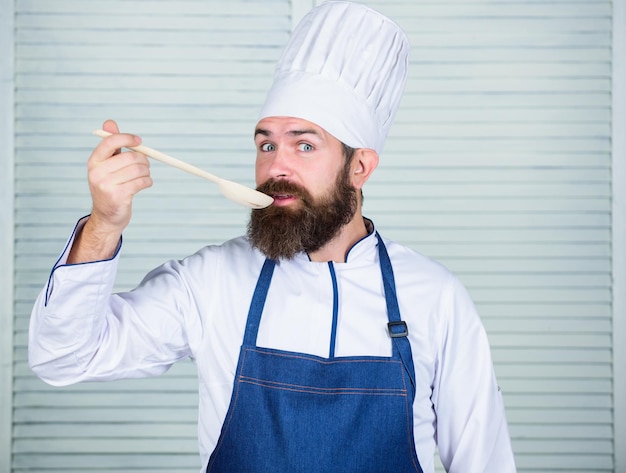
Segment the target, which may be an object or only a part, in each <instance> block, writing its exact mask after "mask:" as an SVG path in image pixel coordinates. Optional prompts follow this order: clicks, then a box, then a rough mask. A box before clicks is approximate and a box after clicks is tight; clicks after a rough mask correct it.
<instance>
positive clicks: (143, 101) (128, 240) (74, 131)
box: [13, 0, 291, 473]
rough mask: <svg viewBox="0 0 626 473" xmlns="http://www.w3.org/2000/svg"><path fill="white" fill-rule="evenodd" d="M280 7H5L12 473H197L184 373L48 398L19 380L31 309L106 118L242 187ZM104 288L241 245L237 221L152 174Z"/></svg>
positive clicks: (178, 183)
mask: <svg viewBox="0 0 626 473" xmlns="http://www.w3.org/2000/svg"><path fill="white" fill-rule="evenodd" d="M290 14H291V8H290V5H289V2H288V1H287V0H282V1H281V0H276V1H272V0H270V1H263V2H255V1H229V2H219V1H206V2H205V1H176V2H173V1H158V0H157V1H142V0H137V1H121V0H117V1H116V0H113V1H109V2H106V4H104V3H102V2H81V1H78V0H60V1H55V2H45V1H41V0H33V1H26V0H18V1H17V2H16V33H15V34H16V55H17V56H16V81H17V89H16V122H15V132H16V135H15V144H16V184H15V187H16V199H15V202H16V203H15V205H16V212H15V219H16V256H15V260H16V268H17V270H16V274H15V286H16V303H15V305H16V307H15V313H16V316H15V317H16V319H15V326H16V335H15V347H16V348H15V353H16V370H15V379H14V384H15V386H14V389H15V398H14V417H15V418H14V424H15V425H14V443H13V453H14V456H13V471H14V472H16V473H18V472H26V471H28V472H46V473H56V472H59V473H60V472H64V473H67V472H69V471H90V472H91V471H93V472H97V471H103V472H104V471H132V472H137V473H139V472H148V471H151V472H152V471H165V472H168V473H179V472H180V473H182V472H185V473H189V472H196V471H198V470H199V469H200V461H199V456H198V447H197V428H196V422H197V390H198V386H197V379H196V373H195V367H194V366H193V365H192V363H190V362H189V363H182V364H179V365H177V366H175V367H173V368H172V369H171V370H170V372H168V374H166V375H165V376H163V377H159V378H153V379H143V380H131V381H123V382H122V381H120V382H113V383H97V384H95V383H94V384H82V385H75V386H70V387H66V388H52V387H48V386H47V385H45V384H44V383H43V382H41V381H39V380H38V379H36V378H35V377H34V376H33V375H32V374H31V373H30V370H29V369H28V366H27V352H26V344H27V329H28V317H29V315H30V310H31V306H32V301H33V299H34V297H35V295H36V294H37V292H38V291H39V290H40V288H41V287H42V286H43V284H44V283H45V281H46V280H47V277H48V274H49V271H50V268H51V265H52V264H53V263H54V261H55V260H56V257H57V255H58V252H59V251H60V250H61V249H62V247H63V243H64V241H65V239H66V238H67V237H68V236H69V233H70V231H71V229H72V227H73V225H74V224H75V221H76V220H77V219H78V218H79V217H81V216H82V215H85V214H87V213H88V212H89V210H90V205H91V200H90V196H89V190H88V187H87V181H86V160H87V158H88V156H89V153H90V152H91V149H92V148H93V147H94V146H95V145H96V144H97V143H98V140H99V138H96V137H95V136H93V135H91V131H92V130H93V129H94V128H99V127H100V126H101V124H102V122H103V121H104V120H105V119H107V118H114V119H116V120H118V122H119V124H120V127H121V129H122V130H125V131H130V132H134V133H137V134H140V135H141V136H142V137H143V140H144V144H146V145H147V146H150V147H153V148H156V149H160V150H162V151H164V152H166V153H168V154H171V155H173V156H176V157H179V158H180V159H183V160H185V161H188V162H190V163H192V164H195V165H196V166H198V167H201V168H203V169H206V170H208V171H210V172H213V173H215V174H217V175H219V176H223V177H225V178H228V179H232V180H236V181H239V182H242V183H244V184H247V185H251V186H252V185H254V158H255V151H254V144H253V136H252V135H253V130H254V124H255V123H256V114H257V113H258V110H259V107H260V104H261V103H262V101H263V99H264V97H265V93H266V91H267V89H268V88H269V85H270V84H271V79H272V74H273V70H274V65H275V62H276V59H277V57H278V55H279V53H280V51H281V49H282V46H283V45H284V44H285V42H286V40H287V38H288V34H289V30H290V28H291V18H290ZM152 172H153V178H154V186H153V187H152V188H151V189H149V190H147V191H145V192H144V193H142V194H141V195H139V196H138V197H137V198H136V202H135V208H134V217H133V221H132V223H131V225H130V227H129V228H128V230H127V232H125V235H124V238H125V243H124V249H123V252H124V256H123V258H122V261H121V263H120V272H119V277H118V281H117V286H116V289H130V288H132V287H134V285H136V284H137V283H138V282H139V281H140V279H141V277H142V276H143V275H144V274H145V273H146V272H147V271H148V270H150V269H151V268H152V267H154V266H156V265H157V264H159V263H161V262H163V261H164V260H166V259H170V258H181V257H184V256H186V255H187V254H190V253H192V252H195V251H196V250H197V249H198V248H200V247H201V246H203V245H205V244H207V243H217V242H221V241H224V240H225V239H228V238H231V237H233V236H236V235H239V234H241V233H242V232H243V230H244V229H245V222H246V220H247V214H248V212H247V210H246V209H244V208H240V207H239V206H237V205H236V204H234V203H231V202H230V201H228V200H225V199H224V198H223V197H222V195H221V194H220V193H219V191H218V188H217V186H215V185H214V184H212V183H210V182H209V181H204V180H202V179H199V178H197V177H195V176H191V175H188V174H185V173H183V172H182V171H179V170H176V169H174V168H169V167H167V166H165V165H163V164H161V163H156V162H155V163H153V165H152Z"/></svg>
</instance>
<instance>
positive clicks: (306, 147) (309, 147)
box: [298, 143, 314, 153]
mask: <svg viewBox="0 0 626 473" xmlns="http://www.w3.org/2000/svg"><path fill="white" fill-rule="evenodd" d="M313 149H314V148H313V145H310V144H309V143H300V144H298V150H299V151H304V152H306V153H308V152H309V151H313Z"/></svg>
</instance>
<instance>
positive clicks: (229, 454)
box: [206, 234, 422, 473]
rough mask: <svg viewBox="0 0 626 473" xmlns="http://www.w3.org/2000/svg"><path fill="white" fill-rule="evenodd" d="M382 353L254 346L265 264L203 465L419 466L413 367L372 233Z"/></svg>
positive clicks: (295, 470) (266, 281)
mask: <svg viewBox="0 0 626 473" xmlns="http://www.w3.org/2000/svg"><path fill="white" fill-rule="evenodd" d="M376 237H377V238H378V251H379V258H380V267H381V273H382V277H383V284H384V290H385V299H386V303H387V315H388V319H389V323H388V324H387V330H388V333H389V336H390V339H391V341H390V343H392V356H391V357H375V356H350V357H339V358H334V357H332V358H322V357H319V356H314V355H308V354H304V353H294V352H287V351H282V350H276V349H270V348H261V347H257V346H256V338H257V332H258V329H259V323H260V321H261V313H262V311H263V306H264V304H265V299H266V296H267V291H268V288H269V285H270V282H271V279H272V273H273V271H274V262H273V261H272V260H269V259H268V260H266V261H265V263H264V265H263V268H262V269H261V274H260V276H259V279H258V282H257V286H256V289H255V292H254V295H253V297H252V302H251V304H250V310H249V313H248V320H247V324H246V330H245V335H244V341H243V345H242V347H241V352H240V355H239V362H238V365H237V373H236V376H235V381H234V389H233V394H232V398H231V401H230V406H229V408H228V413H227V414H226V419H225V421H224V425H223V426H222V432H221V435H220V438H219V440H218V443H217V446H216V447H215V450H214V451H213V453H212V455H211V457H210V459H209V464H208V466H207V470H206V471H207V472H219V473H224V472H229V473H230V472H245V473H257V472H258V473H305V472H306V473H313V472H315V473H318V472H324V473H333V472H337V473H339V472H340V473H357V472H358V473H387V472H388V473H404V472H419V473H422V469H421V466H420V464H419V460H418V458H417V453H416V452H415V443H414V439H413V399H414V397H415V374H414V368H413V360H412V356H411V346H410V344H409V341H408V338H407V335H408V331H407V329H406V324H405V323H404V322H403V321H401V319H400V311H399V308H398V301H397V297H396V291H395V283H394V277H393V269H392V267H391V261H390V260H389V256H388V254H387V250H386V248H385V246H384V244H383V241H382V239H381V238H380V236H379V235H378V234H376Z"/></svg>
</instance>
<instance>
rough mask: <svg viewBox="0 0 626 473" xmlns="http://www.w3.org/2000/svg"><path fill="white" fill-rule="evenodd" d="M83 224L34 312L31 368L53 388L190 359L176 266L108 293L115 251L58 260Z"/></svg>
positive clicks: (151, 371)
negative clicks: (89, 259)
mask: <svg viewBox="0 0 626 473" xmlns="http://www.w3.org/2000/svg"><path fill="white" fill-rule="evenodd" d="M85 220H86V219H83V220H81V221H79V224H78V225H77V227H76V229H75V231H74V233H73V234H72V237H70V240H69V241H68V244H67V246H66V248H65V250H64V252H63V254H62V255H61V257H60V258H59V260H58V261H57V263H56V264H55V266H54V268H53V270H52V273H51V275H50V278H49V280H48V285H47V287H45V288H44V289H43V290H42V291H41V293H40V294H39V297H38V298H37V300H36V302H35V305H34V307H33V310H32V314H31V319H30V327H29V344H28V351H29V364H30V367H31V369H32V370H33V371H34V372H35V374H37V375H38V376H39V377H40V378H41V379H43V380H44V381H46V382H47V383H49V384H52V385H57V386H63V385H68V384H72V383H76V382H80V381H104V380H112V379H120V378H129V377H142V376H151V375H158V374H162V373H163V372H165V371H167V369H168V368H169V367H170V366H171V365H172V364H173V363H174V362H175V361H178V360H180V359H183V358H187V357H189V356H190V350H189V347H188V342H187V339H186V336H185V333H186V331H185V330H184V327H185V324H186V321H185V318H186V317H188V316H189V314H190V312H192V309H190V306H191V304H190V303H189V299H190V298H189V295H188V291H187V290H186V288H185V284H184V282H183V280H182V277H181V275H180V272H179V271H178V269H179V268H177V265H176V263H174V262H172V263H169V264H166V265H164V266H162V267H160V268H157V270H155V271H153V272H152V273H151V274H149V275H148V276H146V278H145V279H144V281H143V283H142V284H141V286H140V287H138V288H137V289H135V290H134V291H131V292H127V293H120V294H112V289H113V285H114V281H115V274H116V269H117V262H118V258H119V248H118V251H117V252H116V254H115V256H114V257H113V258H112V259H110V260H105V261H97V262H93V263H81V264H73V265H68V264H66V263H65V262H66V260H67V255H68V253H69V250H70V248H71V245H72V243H73V239H74V236H75V235H76V233H77V231H79V230H80V228H81V227H82V225H83V224H84V222H85ZM120 246H121V242H120Z"/></svg>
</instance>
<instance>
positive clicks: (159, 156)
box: [93, 130, 223, 184]
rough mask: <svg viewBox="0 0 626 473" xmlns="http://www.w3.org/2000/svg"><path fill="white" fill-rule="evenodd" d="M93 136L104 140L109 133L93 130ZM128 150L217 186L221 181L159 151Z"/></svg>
mask: <svg viewBox="0 0 626 473" xmlns="http://www.w3.org/2000/svg"><path fill="white" fill-rule="evenodd" d="M93 134H94V135H96V136H99V137H100V138H106V137H107V136H111V133H109V132H108V131H104V130H94V131H93ZM128 148H129V149H132V150H133V151H139V152H140V153H142V154H145V155H147V156H150V157H151V158H153V159H156V160H157V161H161V162H162V163H165V164H169V165H170V166H173V167H175V168H177V169H180V170H181V171H185V172H188V173H190V174H194V175H196V176H199V177H203V178H204V179H208V180H209V181H212V182H215V183H217V184H219V183H220V182H221V181H223V179H222V178H221V177H217V176H216V175H214V174H211V173H210V172H207V171H205V170H203V169H200V168H197V167H195V166H192V165H191V164H188V163H186V162H184V161H181V160H180V159H176V158H174V157H172V156H169V155H167V154H165V153H162V152H161V151H157V150H156V149H152V148H148V147H147V146H143V145H138V146H129V147H128Z"/></svg>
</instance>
